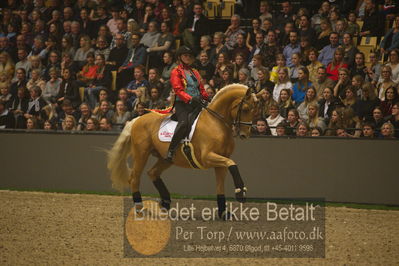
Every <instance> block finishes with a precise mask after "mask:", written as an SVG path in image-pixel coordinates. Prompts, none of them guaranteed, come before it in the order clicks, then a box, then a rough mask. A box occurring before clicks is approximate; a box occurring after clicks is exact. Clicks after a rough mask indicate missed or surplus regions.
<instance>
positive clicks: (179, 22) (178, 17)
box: [172, 5, 187, 40]
mask: <svg viewBox="0 0 399 266" xmlns="http://www.w3.org/2000/svg"><path fill="white" fill-rule="evenodd" d="M186 23H187V17H186V16H184V7H182V6H180V5H179V6H177V7H176V14H175V16H174V19H173V24H172V25H173V26H172V34H173V36H174V37H175V38H177V39H179V40H181V39H182V34H183V31H184V27H185V26H186Z"/></svg>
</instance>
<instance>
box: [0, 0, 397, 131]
mask: <svg viewBox="0 0 399 266" xmlns="http://www.w3.org/2000/svg"><path fill="white" fill-rule="evenodd" d="M6 2H7V4H6V6H5V7H4V8H2V9H1V14H0V16H1V25H0V128H17V129H29V130H32V129H44V130H81V131H96V130H103V131H109V130H120V129H122V128H123V126H124V124H125V123H126V122H127V121H129V120H131V119H133V118H135V117H137V116H141V115H144V114H145V113H146V112H147V109H163V108H165V107H167V106H170V105H171V104H173V101H174V94H173V90H172V89H171V86H170V83H169V77H170V72H171V70H172V69H173V68H174V67H175V66H177V64H178V62H176V60H175V51H176V49H177V47H178V46H179V45H186V46H188V47H190V48H191V49H193V51H195V54H196V62H195V67H196V68H197V69H198V70H199V72H200V74H201V76H202V78H203V81H204V83H205V84H206V90H207V92H208V94H209V95H210V96H211V97H213V95H215V94H216V93H217V92H218V90H219V89H221V88H223V87H224V86H226V85H228V84H231V83H241V84H245V85H247V86H248V87H250V88H252V89H253V91H254V92H255V93H256V95H257V96H258V98H259V99H260V104H261V108H260V109H261V110H260V111H259V113H258V114H257V115H256V118H255V119H254V126H253V134H255V135H274V136H286V135H293V136H322V135H326V136H339V137H369V138H372V137H380V138H398V137H399V130H398V129H399V96H398V83H399V15H397V12H398V11H399V10H398V6H397V4H396V2H395V1H390V0H384V1H374V0H358V1H322V2H320V6H319V10H310V9H309V8H306V6H301V8H299V9H298V10H294V9H293V6H292V5H291V3H290V1H281V2H279V3H278V4H277V5H272V3H271V1H263V0H262V1H259V6H258V7H259V14H258V16H256V17H246V14H245V12H243V11H242V10H243V9H237V10H241V12H240V15H238V14H235V15H232V16H231V19H230V24H229V25H228V26H227V27H226V29H225V30H223V31H216V32H214V31H212V28H213V27H212V25H213V21H212V20H210V19H209V18H208V17H207V16H206V12H205V10H204V7H205V6H206V5H207V3H206V1H200V2H197V1H192V0H169V1H161V0H119V1H107V0H76V1H73V0H64V1H59V0H47V1H44V0H8V1H6ZM240 2H241V3H242V4H244V5H245V3H246V2H248V1H240ZM274 2H275V1H273V3H274ZM341 2H345V3H346V5H347V6H342V5H341ZM244 10H245V9H244ZM244 21H246V22H248V21H250V25H249V26H248V25H244V24H245V23H243V22H244ZM359 22H361V23H359ZM371 37H377V38H378V40H379V42H378V43H377V45H375V46H374V47H372V49H370V52H368V53H366V54H365V53H363V52H361V51H360V50H359V49H358V44H359V43H360V40H361V39H362V38H363V39H364V38H366V39H367V38H371Z"/></svg>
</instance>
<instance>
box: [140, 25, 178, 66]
mask: <svg viewBox="0 0 399 266" xmlns="http://www.w3.org/2000/svg"><path fill="white" fill-rule="evenodd" d="M170 28H171V26H170V25H169V23H167V22H162V23H161V33H160V34H159V35H158V39H157V40H156V41H155V42H154V43H153V45H152V46H149V47H148V48H147V50H146V51H147V53H149V57H150V59H149V60H150V61H149V64H150V66H151V67H160V65H161V61H160V60H159V58H160V57H161V56H162V54H163V53H164V52H166V51H170V50H171V49H172V47H173V46H174V41H175V39H174V37H173V35H172V33H171V32H170ZM143 38H144V36H143Z"/></svg>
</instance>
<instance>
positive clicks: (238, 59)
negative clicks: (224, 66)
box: [232, 53, 247, 81]
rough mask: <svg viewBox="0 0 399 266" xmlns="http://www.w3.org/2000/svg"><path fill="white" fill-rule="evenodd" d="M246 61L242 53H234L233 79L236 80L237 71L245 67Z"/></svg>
mask: <svg viewBox="0 0 399 266" xmlns="http://www.w3.org/2000/svg"><path fill="white" fill-rule="evenodd" d="M246 66H247V63H246V61H245V56H244V55H243V54H242V53H236V55H235V57H234V62H233V69H232V71H233V80H234V81H237V80H238V71H240V69H241V68H243V67H246Z"/></svg>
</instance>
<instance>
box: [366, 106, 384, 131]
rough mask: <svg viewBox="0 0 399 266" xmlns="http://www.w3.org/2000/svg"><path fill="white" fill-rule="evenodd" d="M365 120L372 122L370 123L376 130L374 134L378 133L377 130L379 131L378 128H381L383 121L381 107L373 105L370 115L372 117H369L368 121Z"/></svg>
mask: <svg viewBox="0 0 399 266" xmlns="http://www.w3.org/2000/svg"><path fill="white" fill-rule="evenodd" d="M367 122H370V123H372V124H373V125H374V127H375V132H376V134H377V135H378V134H379V132H380V129H381V126H382V124H384V123H385V120H384V116H383V115H382V109H381V107H379V106H377V107H374V109H373V116H372V118H371V119H370V120H369V121H367Z"/></svg>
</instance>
